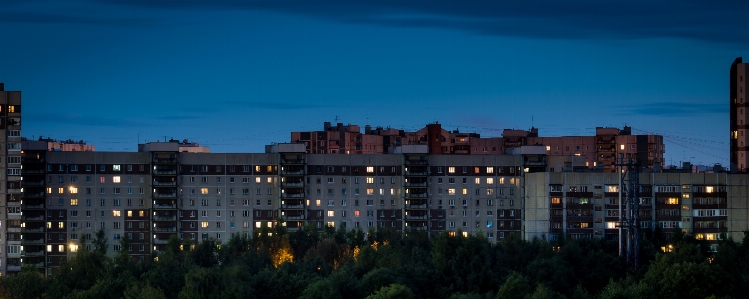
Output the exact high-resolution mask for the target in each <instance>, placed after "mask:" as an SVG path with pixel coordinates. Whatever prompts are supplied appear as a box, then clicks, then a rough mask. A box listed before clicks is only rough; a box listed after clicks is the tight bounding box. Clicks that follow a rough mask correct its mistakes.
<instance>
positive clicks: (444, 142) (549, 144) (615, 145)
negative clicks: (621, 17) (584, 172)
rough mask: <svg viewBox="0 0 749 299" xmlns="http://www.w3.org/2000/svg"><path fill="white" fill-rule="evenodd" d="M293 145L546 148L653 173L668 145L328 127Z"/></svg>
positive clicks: (629, 139)
mask: <svg viewBox="0 0 749 299" xmlns="http://www.w3.org/2000/svg"><path fill="white" fill-rule="evenodd" d="M291 142H293V143H304V145H305V147H306V151H307V153H316V154H385V153H388V152H390V150H391V149H392V148H393V147H396V146H400V145H415V144H423V145H426V146H427V152H428V153H429V154H432V155H504V154H507V153H509V152H510V151H511V150H512V149H514V148H519V147H521V146H531V145H540V146H544V147H545V148H546V151H547V154H548V155H552V156H554V155H563V156H564V155H575V156H582V157H584V158H585V161H586V162H587V164H586V167H588V168H590V169H593V170H599V171H604V172H614V171H615V166H614V164H616V163H618V162H619V157H620V156H621V157H623V158H624V159H625V162H626V159H628V158H630V157H631V159H632V160H633V162H635V163H637V164H639V165H640V167H642V168H647V169H648V170H651V171H652V170H653V169H660V168H661V167H662V165H664V163H665V158H664V156H663V155H664V153H665V145H664V143H663V136H660V135H632V132H631V128H630V127H624V129H621V130H620V129H617V128H602V127H598V128H596V134H595V135H594V136H560V137H540V136H539V134H538V129H537V128H531V129H530V130H529V131H524V130H508V129H505V130H504V131H503V132H502V137H488V138H486V137H481V135H480V134H478V133H468V132H460V131H458V130H457V129H456V130H454V131H448V130H445V129H443V128H442V126H441V125H440V124H439V123H434V124H429V125H427V126H426V127H424V128H423V129H420V130H418V131H415V132H406V131H403V130H398V129H393V128H387V129H383V128H382V127H377V128H376V129H375V130H372V129H371V127H370V126H366V127H365V131H364V133H361V132H360V130H359V126H357V125H351V124H349V125H346V126H344V125H343V124H341V123H339V124H337V126H335V127H333V126H331V124H330V123H329V122H325V125H324V130H323V131H311V132H292V133H291Z"/></svg>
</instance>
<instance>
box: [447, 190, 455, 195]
mask: <svg viewBox="0 0 749 299" xmlns="http://www.w3.org/2000/svg"><path fill="white" fill-rule="evenodd" d="M447 194H449V195H455V188H450V189H447Z"/></svg>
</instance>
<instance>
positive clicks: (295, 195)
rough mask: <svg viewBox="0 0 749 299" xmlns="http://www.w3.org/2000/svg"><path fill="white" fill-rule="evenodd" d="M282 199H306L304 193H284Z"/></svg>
mask: <svg viewBox="0 0 749 299" xmlns="http://www.w3.org/2000/svg"><path fill="white" fill-rule="evenodd" d="M281 197H282V198H304V193H291V194H290V193H282V194H281Z"/></svg>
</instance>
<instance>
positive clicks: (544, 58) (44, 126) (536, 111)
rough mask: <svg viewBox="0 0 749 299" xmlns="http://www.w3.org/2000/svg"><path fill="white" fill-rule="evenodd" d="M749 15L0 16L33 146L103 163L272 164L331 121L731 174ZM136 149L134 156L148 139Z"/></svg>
mask: <svg viewBox="0 0 749 299" xmlns="http://www.w3.org/2000/svg"><path fill="white" fill-rule="evenodd" d="M748 15H749V3H748V2H744V1H742V2H739V1H715V2H713V1H692V0H687V1H675V0H665V1H599V0H595V1H593V0H586V1H552V0H529V1H508V2H505V1H478V0H461V1H439V0H431V1H413V0H412V1H408V0H399V1H392V0H359V1H356V0H327V1H309V0H288V1H282V0H273V1H238V0H212V1H207V0H89V1H84V0H69V1H43V0H3V1H2V2H1V3H0V40H2V45H1V46H0V82H4V83H5V88H6V90H20V91H22V92H23V101H24V103H23V116H24V120H23V135H24V136H26V137H28V138H38V137H39V136H40V135H41V136H45V137H47V136H50V137H53V138H56V139H69V138H70V139H75V140H85V141H86V142H88V143H92V144H95V145H96V146H97V150H100V151H135V150H136V143H137V142H138V141H140V142H143V141H146V140H148V141H153V140H163V139H164V137H167V138H171V137H173V138H175V139H184V138H188V139H190V140H191V141H197V142H200V143H201V144H202V145H208V146H210V147H211V150H212V151H213V152H261V151H263V145H265V144H269V143H271V142H288V141H289V138H290V134H289V132H291V131H305V130H307V131H308V130H320V129H322V124H323V122H325V121H330V122H335V118H336V116H338V117H339V119H340V122H343V123H352V124H359V125H361V126H362V129H363V127H364V125H365V124H371V125H372V126H385V127H387V126H390V127H395V128H400V129H405V130H415V129H418V128H421V127H423V126H425V125H426V124H428V123H432V122H435V121H439V122H440V123H441V124H443V127H445V128H446V129H450V130H454V129H456V128H457V129H460V130H461V131H466V132H468V131H474V132H478V133H481V135H482V136H485V137H491V136H500V135H501V132H502V129H505V128H513V129H529V128H530V127H531V126H535V127H538V128H539V132H540V134H541V135H543V136H559V135H592V134H594V133H595V127H597V126H613V127H619V128H621V127H622V126H624V125H625V124H626V125H629V126H631V127H632V128H633V133H637V134H648V133H652V134H662V135H664V136H665V138H666V151H667V152H666V158H667V160H668V161H667V162H669V163H671V162H673V163H674V164H677V163H679V161H681V160H685V159H686V160H691V161H692V162H693V163H699V164H712V163H722V164H723V165H725V166H727V165H728V157H729V154H728V142H727V141H728V101H729V99H728V72H729V67H730V64H731V62H732V61H733V60H734V58H736V57H739V56H746V58H747V60H749V30H747V28H748V27H749V25H747V24H748V23H747V22H746V19H747V16H748ZM139 137H140V140H138V138H139Z"/></svg>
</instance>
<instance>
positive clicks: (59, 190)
mask: <svg viewBox="0 0 749 299" xmlns="http://www.w3.org/2000/svg"><path fill="white" fill-rule="evenodd" d="M57 193H59V194H63V193H65V188H62V187H60V188H57Z"/></svg>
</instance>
